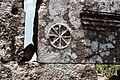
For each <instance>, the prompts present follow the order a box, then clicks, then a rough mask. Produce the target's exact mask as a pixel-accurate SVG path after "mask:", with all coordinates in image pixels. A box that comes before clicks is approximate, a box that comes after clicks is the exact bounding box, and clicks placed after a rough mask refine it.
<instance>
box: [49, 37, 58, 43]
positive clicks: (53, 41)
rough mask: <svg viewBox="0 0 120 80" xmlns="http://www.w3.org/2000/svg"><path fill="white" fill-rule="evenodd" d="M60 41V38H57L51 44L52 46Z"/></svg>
mask: <svg viewBox="0 0 120 80" xmlns="http://www.w3.org/2000/svg"><path fill="white" fill-rule="evenodd" d="M58 40H59V38H56V39H55V40H54V41H53V42H51V44H54V43H55V42H56V41H58Z"/></svg>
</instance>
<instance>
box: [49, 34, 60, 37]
mask: <svg viewBox="0 0 120 80" xmlns="http://www.w3.org/2000/svg"><path fill="white" fill-rule="evenodd" d="M49 36H54V37H58V35H55V34H49Z"/></svg>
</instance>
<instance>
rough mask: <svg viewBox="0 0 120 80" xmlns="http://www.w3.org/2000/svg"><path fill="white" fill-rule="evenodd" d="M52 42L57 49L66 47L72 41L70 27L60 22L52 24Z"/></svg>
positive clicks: (50, 34) (50, 33)
mask: <svg viewBox="0 0 120 80" xmlns="http://www.w3.org/2000/svg"><path fill="white" fill-rule="evenodd" d="M48 35H49V41H50V44H51V45H52V46H53V47H55V48H57V49H64V48H66V47H68V46H69V44H70V42H71V34H70V28H69V27H68V26H66V25H64V24H61V23H58V24H56V25H53V26H51V28H50V29H49V32H48Z"/></svg>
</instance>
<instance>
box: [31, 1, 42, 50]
mask: <svg viewBox="0 0 120 80" xmlns="http://www.w3.org/2000/svg"><path fill="white" fill-rule="evenodd" d="M42 2H43V0H37V2H36V9H35V17H34V28H33V43H34V46H35V52H37V42H38V40H37V37H38V34H37V33H38V23H39V22H38V10H39V8H40V5H41V4H42Z"/></svg>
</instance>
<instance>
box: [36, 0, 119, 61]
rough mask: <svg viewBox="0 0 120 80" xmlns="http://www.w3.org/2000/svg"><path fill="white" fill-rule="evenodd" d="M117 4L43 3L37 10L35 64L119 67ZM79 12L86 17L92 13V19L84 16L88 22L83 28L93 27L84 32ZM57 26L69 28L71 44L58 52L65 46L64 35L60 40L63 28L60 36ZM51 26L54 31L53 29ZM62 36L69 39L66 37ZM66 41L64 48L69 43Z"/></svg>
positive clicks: (109, 0)
mask: <svg viewBox="0 0 120 80" xmlns="http://www.w3.org/2000/svg"><path fill="white" fill-rule="evenodd" d="M119 2H120V1H119V0H85V1H84V2H82V0H47V1H44V2H43V4H42V5H41V6H40V8H39V9H38V16H39V17H38V19H39V20H38V49H37V54H38V61H39V62H43V63H120V57H119V56H120V54H119V51H120V47H119V43H120V41H119V38H120V34H119V33H120V29H119V27H120V20H119V18H117V16H118V14H119ZM37 6H39V5H37ZM82 11H86V12H87V13H88V14H92V12H95V16H94V15H92V16H91V15H89V16H84V18H86V19H88V20H89V21H86V24H93V25H92V26H91V25H89V26H86V27H89V28H90V29H89V28H88V29H84V25H83V24H82V23H85V20H82V19H84V18H82V15H80V14H81V13H82ZM90 11H91V12H90ZM99 13H100V14H101V15H102V16H101V17H99ZM105 13H106V14H105ZM92 20H94V21H92ZM56 24H57V25H56ZM58 24H63V25H66V26H67V27H69V31H70V36H69V37H71V38H72V40H71V41H70V44H69V45H68V46H67V47H65V48H63V47H61V48H60V46H61V45H62V44H63V45H65V41H64V40H63V37H64V35H62V36H61V33H62V30H63V33H64V28H61V29H59V30H60V34H57V32H59V30H57V27H58V26H59V25H58ZM107 24H108V25H107ZM53 25H55V27H56V28H55V27H54V28H53ZM98 25H99V26H98ZM114 25H115V26H114ZM60 27H61V25H60ZM52 30H53V32H52ZM66 32H67V31H66ZM66 32H65V33H66ZM65 35H67V37H68V35H69V34H68V33H66V34H65ZM51 36H52V37H51ZM67 39H68V38H67ZM67 39H66V44H67V43H68V42H69V40H70V39H68V40H67ZM52 40H53V41H52ZM62 40H63V41H62ZM59 43H61V44H59ZM55 45H56V46H55Z"/></svg>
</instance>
